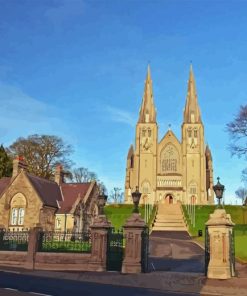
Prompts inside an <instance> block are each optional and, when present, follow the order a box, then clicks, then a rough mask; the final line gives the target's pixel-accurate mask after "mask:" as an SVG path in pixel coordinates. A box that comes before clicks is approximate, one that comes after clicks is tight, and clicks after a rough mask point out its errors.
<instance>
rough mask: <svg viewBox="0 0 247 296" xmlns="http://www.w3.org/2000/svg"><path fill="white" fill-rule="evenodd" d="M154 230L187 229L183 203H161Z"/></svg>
mask: <svg viewBox="0 0 247 296" xmlns="http://www.w3.org/2000/svg"><path fill="white" fill-rule="evenodd" d="M152 231H187V226H186V223H185V219H184V215H183V211H182V208H181V205H180V204H179V203H177V204H159V205H158V211H157V214H156V217H155V221H154V226H153V228H152Z"/></svg>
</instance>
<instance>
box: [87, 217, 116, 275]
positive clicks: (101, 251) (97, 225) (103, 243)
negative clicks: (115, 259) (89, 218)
mask: <svg viewBox="0 0 247 296" xmlns="http://www.w3.org/2000/svg"><path fill="white" fill-rule="evenodd" d="M90 228H91V240H92V251H91V258H90V262H89V269H90V271H105V270H106V256H107V234H108V231H109V228H111V223H110V222H108V220H107V218H106V216H105V215H99V216H98V217H96V218H95V219H94V222H93V224H92V225H91V226H90Z"/></svg>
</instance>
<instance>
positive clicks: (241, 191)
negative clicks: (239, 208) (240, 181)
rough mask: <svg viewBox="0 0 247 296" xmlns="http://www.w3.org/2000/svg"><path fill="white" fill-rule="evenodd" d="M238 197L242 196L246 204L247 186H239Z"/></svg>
mask: <svg viewBox="0 0 247 296" xmlns="http://www.w3.org/2000/svg"><path fill="white" fill-rule="evenodd" d="M235 194H236V197H237V198H240V199H241V201H242V205H244V203H245V200H246V198H247V188H244V187H239V188H238V189H237V190H236V191H235Z"/></svg>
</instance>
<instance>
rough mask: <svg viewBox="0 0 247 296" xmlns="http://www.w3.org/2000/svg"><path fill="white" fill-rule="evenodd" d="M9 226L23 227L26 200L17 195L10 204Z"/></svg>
mask: <svg viewBox="0 0 247 296" xmlns="http://www.w3.org/2000/svg"><path fill="white" fill-rule="evenodd" d="M10 208H11V210H10V225H24V217H25V208H26V198H25V196H24V195H23V194H22V193H17V194H16V195H15V196H14V197H13V198H12V200H11V202H10Z"/></svg>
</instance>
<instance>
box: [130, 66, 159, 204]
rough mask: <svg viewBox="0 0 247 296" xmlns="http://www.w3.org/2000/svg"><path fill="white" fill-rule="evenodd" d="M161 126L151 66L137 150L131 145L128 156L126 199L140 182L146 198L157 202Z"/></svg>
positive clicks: (142, 106) (139, 127)
mask: <svg viewBox="0 0 247 296" xmlns="http://www.w3.org/2000/svg"><path fill="white" fill-rule="evenodd" d="M157 135H158V126H157V122H156V110H155V106H154V99H153V87H152V79H151V72H150V67H149V66H148V70H147V77H146V81H145V85H144V94H143V99H142V105H141V108H140V112H139V119H138V122H137V125H136V137H135V151H134V148H133V146H131V147H130V149H129V153H128V157H127V172H126V182H125V200H126V201H128V202H130V203H131V202H132V199H131V191H132V189H133V188H135V187H136V186H138V187H139V190H140V191H141V192H142V193H143V194H142V201H141V203H142V202H144V201H145V200H146V201H147V200H148V201H149V202H154V200H155V192H156V166H157V142H158V138H157Z"/></svg>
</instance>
